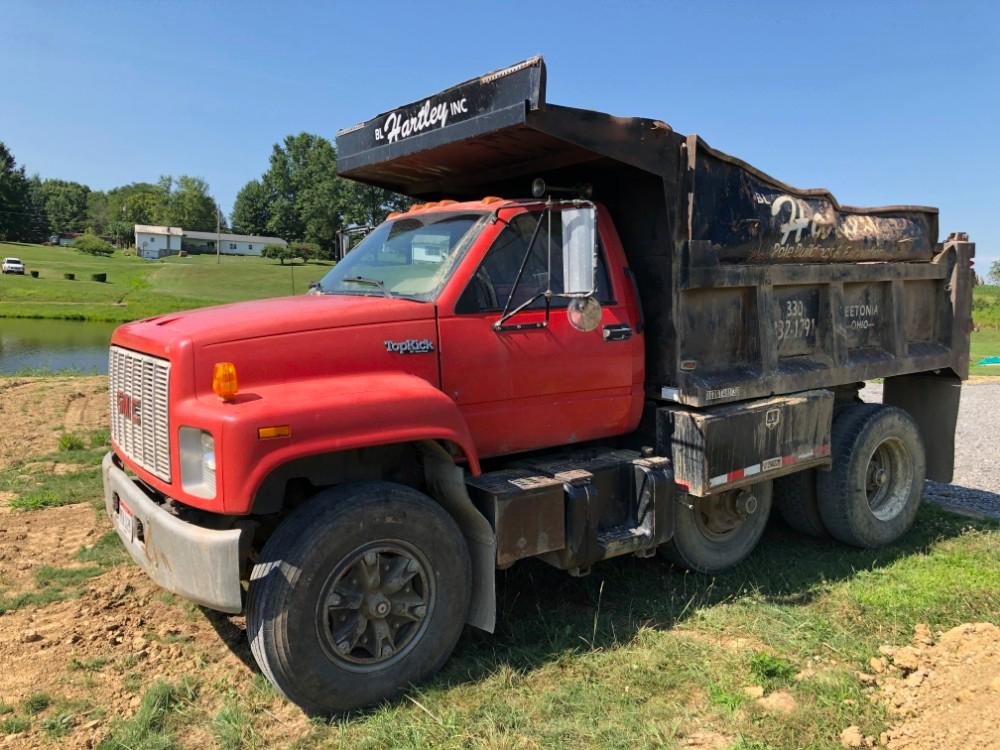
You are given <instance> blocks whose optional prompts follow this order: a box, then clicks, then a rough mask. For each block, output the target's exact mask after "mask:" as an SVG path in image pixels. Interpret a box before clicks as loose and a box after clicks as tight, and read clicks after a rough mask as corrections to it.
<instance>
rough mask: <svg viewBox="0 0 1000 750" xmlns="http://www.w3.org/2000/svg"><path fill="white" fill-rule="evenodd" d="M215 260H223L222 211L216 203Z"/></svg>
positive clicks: (217, 261)
mask: <svg viewBox="0 0 1000 750" xmlns="http://www.w3.org/2000/svg"><path fill="white" fill-rule="evenodd" d="M215 262H216V263H221V262H222V212H221V211H219V205H218V204H216V205H215Z"/></svg>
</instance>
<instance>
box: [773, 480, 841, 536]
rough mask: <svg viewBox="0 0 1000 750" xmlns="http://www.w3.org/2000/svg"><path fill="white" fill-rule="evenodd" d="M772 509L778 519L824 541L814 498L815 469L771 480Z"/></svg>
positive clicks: (825, 534) (826, 534)
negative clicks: (779, 517)
mask: <svg viewBox="0 0 1000 750" xmlns="http://www.w3.org/2000/svg"><path fill="white" fill-rule="evenodd" d="M774 507H775V509H776V510H777V511H778V515H780V516H781V518H782V520H783V521H784V522H785V523H787V524H788V525H789V526H791V527H792V528H793V529H795V530H796V531H798V532H799V533H800V534H805V535H806V536H811V537H816V538H817V539H827V538H829V536H830V532H828V531H827V530H826V526H824V525H823V519H822V518H821V517H820V514H819V501H818V499H817V496H816V470H815V469H806V470H805V471H799V472H796V473H795V474H789V475H788V476H784V477H781V478H779V479H775V480H774Z"/></svg>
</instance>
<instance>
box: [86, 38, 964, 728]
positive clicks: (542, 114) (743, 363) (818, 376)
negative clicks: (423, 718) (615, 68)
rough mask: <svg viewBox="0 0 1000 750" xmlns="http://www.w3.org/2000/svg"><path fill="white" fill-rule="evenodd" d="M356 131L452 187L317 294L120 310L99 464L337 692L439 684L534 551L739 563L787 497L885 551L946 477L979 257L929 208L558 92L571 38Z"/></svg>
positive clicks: (370, 147)
mask: <svg viewBox="0 0 1000 750" xmlns="http://www.w3.org/2000/svg"><path fill="white" fill-rule="evenodd" d="M337 146H338V150H339V163H340V173H341V174H342V175H344V176H346V177H349V178H352V179H355V180H360V181H363V182H365V183H368V184H370V185H376V186H380V187H384V188H389V189H391V190H395V191H399V192H401V193H405V194H407V195H410V196H414V197H415V198H417V199H419V200H421V201H424V202H422V203H418V204H416V205H414V206H413V207H412V208H410V209H409V210H408V211H406V212H405V213H401V214H394V215H390V217H389V218H388V220H387V221H386V222H385V223H384V224H382V225H381V226H379V227H377V228H375V229H374V230H373V231H372V232H371V233H370V234H368V235H367V236H366V237H365V238H364V240H362V241H361V242H360V243H359V244H358V245H357V246H356V247H354V248H353V249H351V250H350V252H349V253H348V254H347V255H346V256H345V258H344V259H343V260H342V261H341V262H340V263H338V264H337V265H336V266H335V267H334V268H333V269H332V270H331V271H330V272H329V273H328V274H327V275H326V276H325V277H324V278H323V279H322V281H321V282H320V283H319V285H318V286H317V287H315V288H314V289H312V290H311V293H310V294H309V295H304V296H299V297H286V298H282V299H271V300H264V301H259V302H249V303H243V304H236V305H226V306H222V307H214V308H208V309H203V310H194V311H190V312H185V313H178V314H171V315H163V316H159V317H155V318H150V319H147V320H142V321H138V322H135V323H130V324H127V325H124V326H121V327H120V328H119V329H118V330H117V331H116V332H115V334H114V336H113V340H112V346H111V352H110V376H109V379H110V408H111V426H112V430H111V434H112V438H113V451H112V452H111V453H109V454H108V456H107V457H106V459H105V461H104V466H103V472H104V486H105V496H106V504H107V511H108V514H109V516H110V517H111V519H112V521H113V523H114V525H115V527H116V528H117V530H118V534H119V536H120V537H121V539H122V541H123V543H124V544H125V546H126V547H127V549H128V550H129V552H130V553H131V555H132V557H133V558H134V559H135V561H136V562H137V563H138V564H139V565H141V566H142V567H143V568H144V569H145V570H146V571H147V572H148V574H149V575H150V576H151V577H152V578H153V579H154V580H155V581H156V582H157V583H158V584H159V585H161V586H163V587H164V588H166V589H169V590H170V591H173V592H175V593H177V594H179V595H181V596H184V597H188V598H189V599H191V600H193V601H195V602H198V603H199V604H201V605H203V606H205V607H209V608H212V609H216V610H220V611H222V612H229V613H237V612H245V613H246V617H247V633H248V637H249V640H250V644H251V646H252V650H253V654H254V656H255V657H256V659H257V661H258V663H259V665H260V667H261V669H262V671H263V672H264V674H265V675H267V677H268V678H269V679H270V680H271V681H272V682H273V683H274V685H275V686H276V687H277V688H278V689H279V690H280V691H281V692H282V693H284V694H285V695H286V696H287V697H288V698H290V699H291V700H292V701H294V702H296V703H298V704H299V705H301V706H302V707H303V708H304V709H306V710H307V711H309V712H313V713H318V714H330V713H334V712H338V711H343V710H348V709H352V708H355V707H358V706H363V705H366V704H370V703H372V702H375V701H379V700H381V699H384V698H387V697H389V696H392V695H394V694H396V693H398V691H400V690H402V689H404V688H405V687H406V686H408V685H411V684H413V683H415V682H418V681H419V680H421V679H424V678H426V677H427V676H429V675H431V674H433V673H434V672H435V671H436V670H438V669H439V668H440V667H441V666H442V664H443V663H444V662H445V661H446V659H447V658H448V656H449V654H450V653H451V651H452V649H453V647H454V646H455V644H456V642H457V641H458V639H459V636H460V634H461V633H462V630H463V627H464V626H465V625H466V624H467V623H468V624H471V625H473V626H475V627H478V628H482V629H484V630H487V631H492V629H493V627H494V622H495V619H496V607H495V591H494V580H495V572H496V570H497V569H503V568H506V567H508V566H510V565H513V564H515V563H517V562H518V561H519V560H524V559H526V558H539V559H540V560H543V561H544V562H546V563H548V564H550V565H553V566H555V567H556V568H559V569H562V570H565V571H566V572H567V573H568V574H570V575H574V576H581V575H585V574H587V573H588V572H590V570H591V567H592V566H593V565H594V564H595V563H598V562H600V561H602V560H605V559H608V558H612V557H616V556H620V555H627V554H628V555H637V556H639V557H648V556H651V555H654V554H655V553H656V552H658V551H659V552H661V553H662V554H665V555H666V556H667V557H669V558H670V560H672V561H674V562H675V563H676V564H677V565H679V566H682V567H684V568H686V569H689V570H692V571H697V572H701V573H705V574H715V573H719V572H721V571H724V570H725V569H726V568H729V567H731V566H733V565H735V564H737V563H739V562H741V561H742V560H744V559H745V558H746V557H747V556H748V555H749V554H750V553H751V552H752V550H753V548H754V546H755V545H756V543H757V542H758V540H759V539H760V536H761V533H762V531H763V529H764V527H765V524H766V523H767V520H768V516H769V514H770V512H771V509H772V506H773V507H775V508H776V509H777V510H778V511H780V513H781V514H782V515H783V516H784V517H785V518H786V519H787V520H788V522H789V523H791V524H792V525H793V526H794V527H796V528H798V529H800V530H802V531H804V532H806V533H810V534H818V535H829V536H832V537H834V538H835V539H837V540H839V541H841V542H844V543H846V544H850V545H857V546H862V547H879V546H882V545H886V544H891V543H892V542H893V541H894V540H896V539H897V538H898V537H899V536H900V535H902V534H903V533H905V532H906V530H907V529H908V527H909V526H910V525H911V523H912V522H913V519H914V515H915V513H916V511H917V508H918V505H919V503H920V499H921V489H922V486H923V482H924V478H925V477H929V478H932V479H936V480H938V481H942V482H947V481H950V479H951V473H952V461H953V437H954V430H955V420H956V416H957V409H958V401H959V393H960V384H961V380H962V379H963V378H965V377H966V376H967V371H968V353H969V331H970V327H971V284H972V272H971V270H970V267H971V259H972V257H973V254H974V246H973V245H972V244H971V243H969V242H968V241H967V237H966V236H965V235H963V234H952V235H950V236H949V237H948V239H947V240H946V241H945V242H944V243H943V244H942V243H939V242H938V238H937V232H938V226H937V225H938V216H937V211H936V210H935V209H932V208H923V207H918V206H890V207H885V208H852V207H848V206H842V205H840V204H839V203H838V202H837V201H836V200H835V198H834V197H833V196H832V195H831V194H830V193H828V192H826V191H824V190H799V189H796V188H793V187H790V186H789V185H786V184H784V183H782V182H780V181H778V180H776V179H774V178H772V177H770V176H768V175H766V174H764V173H763V172H761V171H759V170H757V169H755V168H753V167H751V166H750V165H749V164H746V163H744V162H742V161H740V160H738V159H735V158H733V157H731V156H728V155H726V154H724V153H721V152H719V151H716V150H715V149H712V148H710V147H709V146H708V145H707V144H706V143H705V142H704V141H703V140H701V139H700V138H698V137H697V136H684V135H681V134H679V133H676V132H674V131H673V130H672V129H671V128H670V127H669V126H668V125H666V124H665V123H663V122H661V121H658V120H647V119H641V118H623V117H612V116H610V115H607V114H603V113H600V112H593V111H587V110H581V109H573V108H568V107H561V106H557V105H553V104H549V103H548V102H547V101H546V100H545V66H544V63H543V61H542V59H541V58H534V59H530V60H527V61H524V62H522V63H520V64H517V65H514V66H512V67H509V68H506V69H504V70H498V71H495V72H493V73H489V74H487V75H484V76H482V77H480V78H475V79H472V80H470V81H466V82H465V83H462V84H460V85H458V86H455V87H453V88H450V89H448V90H446V91H443V92H441V93H439V94H436V95H434V96H430V97H427V98H424V99H421V100H418V101H416V102H414V103H412V104H408V105H405V106H402V107H398V108H396V109H393V110H390V111H388V112H386V113H383V114H381V115H378V116H377V117H375V118H373V119H372V120H369V121H367V122H363V123H360V124H358V125H356V126H354V127H352V128H347V129H345V130H342V131H340V133H339V134H338V136H337ZM873 378H884V381H885V388H884V394H885V395H884V403H883V404H863V403H861V401H860V399H859V397H858V392H859V389H860V387H861V385H862V383H863V381H865V380H868V379H873ZM664 585H667V586H669V585H670V582H669V581H666V582H665V583H664Z"/></svg>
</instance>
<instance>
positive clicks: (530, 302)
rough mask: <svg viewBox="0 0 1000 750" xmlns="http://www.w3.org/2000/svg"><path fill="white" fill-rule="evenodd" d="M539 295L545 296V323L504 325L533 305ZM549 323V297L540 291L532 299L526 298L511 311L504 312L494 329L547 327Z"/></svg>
mask: <svg viewBox="0 0 1000 750" xmlns="http://www.w3.org/2000/svg"><path fill="white" fill-rule="evenodd" d="M539 297H545V321H544V322H543V323H525V324H524V325H517V326H505V325H504V323H506V322H507V321H508V320H510V319H511V318H513V317H514V316H515V315H517V314H518V313H519V312H521V310H524V309H526V308H527V307H529V306H530V305H533V304H534V303H535V301H536V300H537V299H538V298H539ZM548 324H549V297H548V296H547V295H546V294H545V292H539V293H538V294H536V295H535V296H534V297H532V298H531V299H529V300H526V301H525V302H522V303H521V304H520V305H518V306H517V307H515V308H514V309H513V310H511V311H510V312H509V313H504V314H503V315H502V316H501V317H500V319H499V320H498V321H497V322H496V323H494V324H493V330H494V331H507V330H520V329H522V328H545V327H546V326H547V325H548Z"/></svg>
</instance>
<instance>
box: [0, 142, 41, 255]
mask: <svg viewBox="0 0 1000 750" xmlns="http://www.w3.org/2000/svg"><path fill="white" fill-rule="evenodd" d="M35 182H36V183H37V182H38V180H37V179H36V180H35ZM48 228H49V223H48V218H47V217H46V216H45V204H44V201H43V200H42V197H41V194H40V193H39V191H38V189H37V185H33V184H32V181H30V180H29V179H28V178H27V176H26V175H25V171H24V167H23V166H21V167H19V166H17V162H16V161H15V160H14V155H13V154H12V153H11V152H10V149H8V148H7V146H6V145H4V143H3V142H2V141H0V240H15V241H20V242H40V241H42V240H43V239H45V237H46V235H48Z"/></svg>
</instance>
